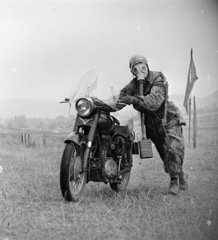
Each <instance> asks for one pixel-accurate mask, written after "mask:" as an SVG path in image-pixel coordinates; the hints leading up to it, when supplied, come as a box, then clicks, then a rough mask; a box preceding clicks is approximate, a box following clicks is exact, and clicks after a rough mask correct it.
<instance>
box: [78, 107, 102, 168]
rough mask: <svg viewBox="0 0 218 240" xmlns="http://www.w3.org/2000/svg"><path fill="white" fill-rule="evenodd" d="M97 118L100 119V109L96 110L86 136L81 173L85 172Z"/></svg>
mask: <svg viewBox="0 0 218 240" xmlns="http://www.w3.org/2000/svg"><path fill="white" fill-rule="evenodd" d="M99 117H100V109H97V113H96V114H95V116H94V119H93V123H92V126H91V128H90V131H89V135H88V142H87V145H86V150H85V154H84V159H83V167H82V170H83V171H87V162H88V159H89V155H90V150H91V147H92V143H93V140H94V137H95V133H96V128H97V124H98V120H99Z"/></svg>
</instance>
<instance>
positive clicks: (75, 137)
mask: <svg viewBox="0 0 218 240" xmlns="http://www.w3.org/2000/svg"><path fill="white" fill-rule="evenodd" d="M68 142H75V143H77V144H79V145H81V144H83V143H84V144H87V142H88V139H87V137H86V136H85V135H83V134H77V133H75V132H72V133H70V134H69V135H68V136H67V138H66V139H65V141H64V143H68Z"/></svg>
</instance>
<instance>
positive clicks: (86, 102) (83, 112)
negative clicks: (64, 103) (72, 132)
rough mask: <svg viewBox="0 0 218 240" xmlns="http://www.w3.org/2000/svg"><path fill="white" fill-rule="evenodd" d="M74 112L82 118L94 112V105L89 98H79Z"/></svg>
mask: <svg viewBox="0 0 218 240" xmlns="http://www.w3.org/2000/svg"><path fill="white" fill-rule="evenodd" d="M76 110H77V112H78V114H79V115H80V116H82V117H85V116H88V115H89V114H91V113H92V111H93V110H94V103H93V101H92V99H91V98H80V99H79V100H78V101H77V102H76Z"/></svg>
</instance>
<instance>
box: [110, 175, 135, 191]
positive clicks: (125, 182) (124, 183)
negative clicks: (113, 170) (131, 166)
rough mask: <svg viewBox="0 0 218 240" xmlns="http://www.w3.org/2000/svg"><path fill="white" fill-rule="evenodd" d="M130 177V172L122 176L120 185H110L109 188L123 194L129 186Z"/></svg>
mask: <svg viewBox="0 0 218 240" xmlns="http://www.w3.org/2000/svg"><path fill="white" fill-rule="evenodd" d="M130 175H131V172H128V173H125V174H123V175H122V176H121V182H120V183H110V186H111V188H112V189H113V190H114V191H116V192H124V191H125V190H126V189H127V186H128V184H129V180H130Z"/></svg>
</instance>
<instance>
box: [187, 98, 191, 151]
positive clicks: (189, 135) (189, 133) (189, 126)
mask: <svg viewBox="0 0 218 240" xmlns="http://www.w3.org/2000/svg"><path fill="white" fill-rule="evenodd" d="M188 109H189V114H188V115H189V124H188V146H189V147H190V139H191V96H190V98H189V108H188Z"/></svg>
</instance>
